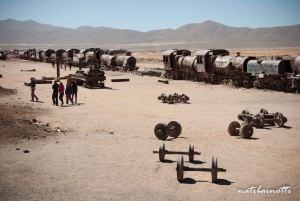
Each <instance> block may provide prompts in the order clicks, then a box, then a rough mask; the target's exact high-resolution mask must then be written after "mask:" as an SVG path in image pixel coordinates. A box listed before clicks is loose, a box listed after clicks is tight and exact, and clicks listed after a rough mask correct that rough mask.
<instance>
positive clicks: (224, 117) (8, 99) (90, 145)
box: [0, 60, 300, 201]
mask: <svg viewBox="0 0 300 201" xmlns="http://www.w3.org/2000/svg"><path fill="white" fill-rule="evenodd" d="M152 64H153V66H154V67H158V66H161V63H140V64H139V65H140V66H141V67H143V66H144V65H146V66H151V65H152ZM4 66H5V67H4ZM33 68H34V69H36V70H37V71H36V72H21V69H23V70H25V69H33ZM76 70H77V68H75V67H73V68H72V71H71V72H72V73H74V72H75V71H76ZM69 73H70V71H69V70H67V71H64V70H63V71H62V72H61V74H62V76H64V75H67V74H69ZM0 74H2V76H3V78H0V86H2V87H4V88H10V89H17V93H16V94H12V95H9V96H1V97H0V104H1V105H4V104H5V105H8V106H10V107H12V106H13V105H18V106H20V107H22V106H23V107H30V108H33V110H32V117H35V118H36V119H38V120H39V121H41V122H43V123H49V124H50V125H51V126H54V125H59V127H60V128H61V129H64V130H69V131H70V132H67V133H65V134H64V133H57V134H56V135H54V136H49V137H47V138H41V139H37V140H24V139H20V140H18V141H14V143H7V142H1V143H0V200H22V201H23V200H298V199H299V197H300V185H299V180H300V173H299V164H300V157H299V151H300V147H299V143H300V136H299V129H300V124H299V120H300V115H299V111H298V108H299V106H300V96H299V95H295V94H288V93H283V92H271V91H262V90H256V89H242V88H240V89H233V88H227V87H225V86H221V85H217V86H216V85H206V84H201V83H197V82H189V81H177V80H176V81H173V80H170V81H169V83H170V84H168V85H167V84H162V83H158V82H157V80H158V78H157V77H147V76H144V77H141V76H137V75H133V74H127V73H120V72H106V76H107V81H106V87H107V88H104V89H86V88H82V87H79V91H78V103H79V104H74V105H71V104H69V105H66V106H64V107H61V106H54V105H53V104H52V100H51V94H52V89H51V84H43V85H41V84H40V85H37V89H36V94H37V96H38V97H39V100H40V102H30V90H29V87H28V86H25V85H24V84H23V83H24V82H28V81H29V78H30V77H35V78H37V79H39V78H41V77H42V76H49V77H51V76H55V75H56V72H55V69H53V68H51V64H45V63H35V62H30V61H17V60H8V61H0ZM114 78H129V79H130V82H123V83H118V82H111V79H114ZM63 82H64V84H65V81H63ZM174 92H177V93H185V94H187V95H188V96H189V97H190V102H189V103H188V104H182V103H178V104H172V105H171V104H163V103H161V102H160V101H158V100H157V96H158V95H160V94H161V93H166V94H170V93H174ZM6 103H7V104H6ZM261 108H266V109H267V110H268V111H269V112H282V113H283V115H284V116H286V117H287V118H288V122H287V123H286V124H285V127H282V128H277V127H266V128H264V129H254V134H253V136H252V138H251V139H249V140H245V139H239V138H237V137H233V136H230V135H229V134H228V133H227V127H228V124H229V123H230V122H231V121H234V120H235V121H238V120H237V115H238V114H239V113H240V112H241V111H242V110H243V109H249V110H250V112H251V113H254V114H256V113H258V112H259V110H260V109H261ZM172 120H175V121H178V122H179V123H180V124H181V125H182V129H183V130H182V134H181V135H180V136H179V138H176V139H172V138H168V140H166V141H164V143H165V146H166V149H167V150H182V151H187V150H188V146H189V144H194V146H195V151H199V152H201V153H202V154H201V155H200V156H195V163H194V164H192V163H189V162H188V157H187V156H184V159H185V165H186V166H189V167H210V166H211V157H212V156H214V157H217V158H218V166H219V167H222V168H225V169H227V172H226V173H219V174H218V179H219V180H218V182H217V183H216V184H213V183H210V180H211V175H210V173H207V172H185V173H184V178H185V179H184V181H183V182H182V183H179V182H178V181H177V179H176V171H175V168H176V161H177V158H178V156H177V155H166V159H167V160H166V162H164V163H161V162H160V161H159V159H158V155H157V154H153V153H152V151H153V150H158V148H159V145H161V144H162V143H163V141H160V140H158V139H157V138H156V137H155V135H154V132H153V129H154V127H155V125H156V124H157V123H160V122H163V123H168V122H169V121H172ZM111 132H113V134H110V133H111ZM16 148H19V149H20V150H17V149H16ZM22 150H29V151H30V153H23V151H22ZM260 185H261V190H271V189H274V190H277V189H279V188H282V187H290V188H289V191H287V192H290V193H278V194H274V193H272V194H267V193H246V194H241V193H238V190H245V189H248V188H251V187H255V188H256V189H254V190H257V188H258V187H259V186H260Z"/></svg>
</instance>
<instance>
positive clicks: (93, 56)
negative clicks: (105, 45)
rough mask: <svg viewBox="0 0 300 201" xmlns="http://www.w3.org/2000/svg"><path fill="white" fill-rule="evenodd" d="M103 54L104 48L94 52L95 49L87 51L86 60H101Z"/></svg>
mask: <svg viewBox="0 0 300 201" xmlns="http://www.w3.org/2000/svg"><path fill="white" fill-rule="evenodd" d="M102 55H103V51H102V50H100V51H96V52H94V51H90V52H86V53H85V61H86V62H91V61H93V60H97V61H100V59H101V56H102Z"/></svg>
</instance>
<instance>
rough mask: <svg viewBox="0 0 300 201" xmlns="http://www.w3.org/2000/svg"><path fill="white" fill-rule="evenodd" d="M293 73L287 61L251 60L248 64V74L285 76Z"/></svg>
mask: <svg viewBox="0 0 300 201" xmlns="http://www.w3.org/2000/svg"><path fill="white" fill-rule="evenodd" d="M291 71H292V68H291V66H290V63H289V61H287V60H265V61H258V60H250V61H249V62H248V64H247V72H248V73H252V74H262V73H264V74H284V73H285V72H291Z"/></svg>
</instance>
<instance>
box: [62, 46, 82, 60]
mask: <svg viewBox="0 0 300 201" xmlns="http://www.w3.org/2000/svg"><path fill="white" fill-rule="evenodd" d="M79 52H80V50H79V49H74V48H73V49H67V50H66V51H65V52H64V53H63V54H62V60H63V61H64V62H72V61H73V56H74V54H78V53H79Z"/></svg>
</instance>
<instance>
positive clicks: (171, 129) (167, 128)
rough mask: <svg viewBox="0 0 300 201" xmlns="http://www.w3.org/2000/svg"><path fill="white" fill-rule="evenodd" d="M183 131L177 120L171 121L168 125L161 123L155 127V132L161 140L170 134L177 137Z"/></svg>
mask: <svg viewBox="0 0 300 201" xmlns="http://www.w3.org/2000/svg"><path fill="white" fill-rule="evenodd" d="M181 132H182V127H181V125H180V124H179V123H178V122H176V121H170V122H169V124H168V125H166V124H165V123H159V124H157V125H156V126H155V127H154V134H155V136H156V137H157V138H158V139H160V140H165V139H167V138H168V137H169V136H171V137H174V138H177V137H178V136H179V135H180V134H181Z"/></svg>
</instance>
